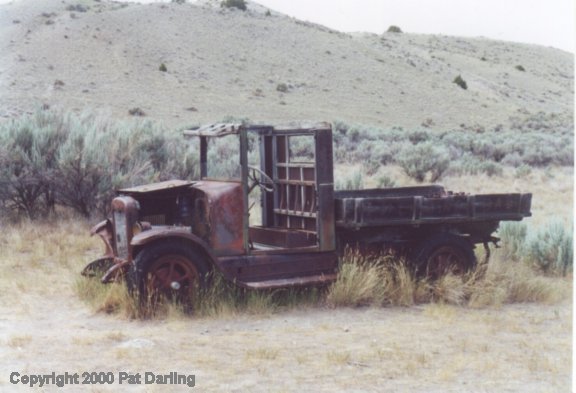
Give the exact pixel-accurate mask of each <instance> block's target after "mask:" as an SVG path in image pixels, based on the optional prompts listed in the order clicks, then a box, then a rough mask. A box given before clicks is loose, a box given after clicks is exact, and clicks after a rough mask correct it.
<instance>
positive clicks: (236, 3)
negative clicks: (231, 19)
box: [220, 0, 247, 11]
mask: <svg viewBox="0 0 576 393" xmlns="http://www.w3.org/2000/svg"><path fill="white" fill-rule="evenodd" d="M220 5H221V7H223V8H237V9H239V10H242V11H246V8H247V7H246V1H245V0H224V1H222V3H220Z"/></svg>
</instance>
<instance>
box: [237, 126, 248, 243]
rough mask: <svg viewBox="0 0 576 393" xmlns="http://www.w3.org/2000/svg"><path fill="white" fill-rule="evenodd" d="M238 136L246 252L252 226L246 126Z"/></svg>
mask: <svg viewBox="0 0 576 393" xmlns="http://www.w3.org/2000/svg"><path fill="white" fill-rule="evenodd" d="M238 138H239V143H240V177H241V179H242V194H243V195H244V198H242V204H243V206H242V228H243V230H242V244H243V248H244V252H245V253H248V250H249V248H250V247H249V241H250V239H249V236H248V228H249V226H250V215H249V212H248V209H249V201H248V194H249V189H248V188H249V187H248V170H249V169H248V133H247V130H246V127H240V129H239V132H238Z"/></svg>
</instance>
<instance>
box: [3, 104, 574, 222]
mask: <svg viewBox="0 0 576 393" xmlns="http://www.w3.org/2000/svg"><path fill="white" fill-rule="evenodd" d="M188 110H193V109H191V108H190V109H188ZM129 113H130V114H131V115H132V116H135V117H141V116H145V113H144V111H143V110H142V109H140V108H137V107H136V108H132V109H131V110H130V111H129ZM223 121H224V122H247V121H248V120H247V119H236V118H225V119H223ZM544 124H552V125H553V126H554V127H553V128H552V129H546V128H545V127H544ZM513 127H514V128H513V129H510V130H505V129H499V130H483V131H482V133H481V134H477V133H475V132H473V131H471V130H469V129H466V128H462V129H457V130H450V131H447V132H437V131H433V130H430V129H426V128H423V129H420V130H418V129H416V130H413V131H410V132H406V131H405V130H403V129H401V128H391V129H380V128H374V127H366V126H357V125H349V124H346V123H343V122H338V121H337V122H335V123H334V134H333V137H334V159H335V161H336V163H337V164H346V163H353V162H361V163H363V165H362V166H361V167H360V168H359V169H357V170H355V171H353V172H350V173H349V174H348V175H347V176H344V177H342V176H340V177H338V176H337V177H336V179H335V180H336V187H337V188H340V189H346V188H348V189H350V188H363V186H368V187H374V186H376V185H380V184H381V185H382V186H385V187H387V186H390V184H393V183H394V184H395V183H397V182H393V181H392V182H391V181H389V180H390V179H388V180H386V179H383V180H382V181H380V180H378V176H382V175H383V174H382V173H381V171H383V170H387V169H388V168H389V166H397V167H398V166H399V167H401V168H403V170H404V173H405V174H406V175H407V176H409V177H410V178H412V179H414V180H415V181H417V182H422V181H432V182H434V181H438V180H439V179H442V178H443V177H445V176H447V175H450V176H470V175H483V174H485V175H488V176H501V175H502V174H503V173H504V171H505V170H506V168H516V169H515V171H516V172H517V174H518V177H525V176H529V175H530V173H531V171H532V170H533V169H535V168H554V167H558V166H565V167H571V166H573V163H574V155H573V149H572V146H573V139H574V136H573V133H572V130H571V128H570V127H569V126H568V125H567V124H565V123H564V122H563V120H562V119H560V118H556V117H553V116H552V117H549V116H547V115H545V114H534V115H533V116H532V117H530V118H528V119H527V120H526V121H518V122H516V123H514V126H513ZM478 135H481V137H479V136H478ZM0 140H1V142H2V144H1V145H0V164H1V166H0V182H1V183H2V184H4V185H5V186H4V187H2V188H1V189H0V210H2V211H3V212H4V214H5V215H6V216H7V217H15V216H18V215H23V216H26V217H29V218H38V217H45V216H46V215H47V214H50V212H53V211H54V210H55V207H56V206H57V205H59V204H60V205H66V206H75V207H73V208H74V209H77V210H78V211H79V212H81V213H82V214H86V211H87V210H86V209H88V208H87V207H80V206H83V204H85V203H87V202H85V201H84V202H81V203H80V202H78V203H72V202H71V200H77V201H81V200H83V199H86V198H88V199H90V200H92V202H88V205H87V206H92V207H93V206H95V205H94V204H95V203H96V205H97V206H98V209H99V210H100V211H102V209H105V206H107V204H108V201H107V198H109V195H100V194H99V193H100V192H101V190H106V189H111V188H114V187H121V186H128V185H131V184H135V183H137V182H144V181H148V180H155V179H158V180H164V179H169V178H170V177H171V176H189V174H191V173H193V171H194V164H193V163H194V160H196V159H197V158H195V157H194V155H193V154H185V153H184V150H185V149H186V146H187V145H186V144H182V143H181V142H182V141H181V136H180V135H179V133H178V132H168V131H166V130H164V129H162V128H161V127H158V126H156V125H154V124H153V123H151V122H142V121H133V122H131V123H128V122H127V123H121V122H117V123H111V122H109V121H107V120H104V119H101V118H97V117H95V116H92V115H89V114H83V115H77V114H73V113H61V112H58V111H54V110H50V109H49V107H46V108H44V109H39V110H38V111H37V112H36V113H34V114H32V115H25V116H22V117H21V118H18V119H14V120H12V121H9V122H4V123H2V124H0ZM102 144H105V145H106V146H108V148H107V149H104V150H103V149H98V146H101V145H102ZM217 145H218V146H216V145H215V149H214V151H213V153H211V154H217V155H219V157H227V159H226V160H224V161H222V160H221V165H220V166H219V167H215V168H213V170H214V171H215V172H214V173H213V174H211V176H219V175H225V174H231V175H234V174H235V173H236V171H237V168H238V165H237V161H235V159H236V158H235V157H237V154H236V153H234V152H232V151H231V150H230V149H231V147H230V146H229V145H228V144H218V143H217ZM298 149H300V150H299V152H298V154H299V155H302V156H310V155H311V154H312V151H311V150H310V148H309V147H307V146H301V147H298ZM193 150H194V149H192V151H193ZM66 151H67V152H66ZM76 157H78V161H77V162H76V164H74V165H76V167H74V166H73V162H74V159H75V158H76ZM98 160H103V161H100V162H108V163H110V165H109V166H107V167H106V170H104V169H103V167H102V166H101V165H100V164H97V163H98V162H99V161H98ZM63 171H67V172H66V175H65V176H66V177H68V176H70V179H76V178H80V179H82V180H81V181H80V183H78V184H76V185H73V184H72V183H70V182H68V183H66V184H64V185H63V186H62V187H61V186H60V185H59V184H57V182H55V181H54V179H58V178H60V179H63V178H64V177H63ZM114 171H119V172H116V173H117V176H115V177H114V179H112V177H111V173H113V172H114ZM73 173H76V175H74V176H72V174H73ZM59 176H60V177H59ZM372 176H375V179H374V180H372V179H371V177H372ZM385 176H388V177H389V175H388V174H385ZM365 183H366V184H365ZM370 183H372V184H374V185H370ZM94 184H102V186H101V187H100V186H99V187H96V188H92V187H94ZM106 184H108V185H106ZM110 185H112V186H110ZM71 188H72V189H71ZM66 190H68V191H66ZM63 193H66V194H68V195H69V196H68V197H64V196H63ZM74 195H75V196H74ZM88 195H90V196H89V197H88ZM95 201H97V202H95Z"/></svg>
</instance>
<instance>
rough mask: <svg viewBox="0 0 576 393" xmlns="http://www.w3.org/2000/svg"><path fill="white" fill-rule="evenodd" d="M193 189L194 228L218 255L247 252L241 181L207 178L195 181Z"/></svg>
mask: <svg viewBox="0 0 576 393" xmlns="http://www.w3.org/2000/svg"><path fill="white" fill-rule="evenodd" d="M193 190H194V191H196V192H195V193H194V194H193V198H194V213H193V218H192V231H193V232H194V233H196V234H197V235H198V236H199V237H201V238H202V239H203V240H204V241H205V242H206V243H207V244H208V245H209V246H210V248H211V249H212V250H213V251H214V254H216V255H239V254H244V253H245V248H244V242H243V234H244V226H243V210H244V203H243V198H244V196H243V192H242V184H241V183H240V182H233V181H229V182H225V181H212V180H210V181H208V180H204V181H199V182H196V183H195V184H194V186H193Z"/></svg>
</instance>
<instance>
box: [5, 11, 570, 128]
mask: <svg viewBox="0 0 576 393" xmlns="http://www.w3.org/2000/svg"><path fill="white" fill-rule="evenodd" d="M0 52H1V53H2V54H3V55H2V56H0V118H8V117H11V116H14V115H17V114H19V113H22V112H26V111H30V110H33V109H34V108H36V107H39V106H42V105H50V106H52V107H54V106H57V107H63V108H67V109H74V110H82V109H84V108H90V109H96V110H99V111H103V112H104V113H109V114H110V115H111V116H112V117H115V118H116V117H118V118H123V117H127V116H129V114H128V112H129V110H130V109H134V108H139V109H140V110H141V111H143V112H144V113H145V115H146V116H147V118H150V119H154V120H160V121H162V122H164V123H166V124H167V125H168V126H170V127H172V126H181V125H187V124H196V123H203V122H214V121H219V120H222V119H223V118H225V117H227V116H234V117H248V118H250V119H252V120H258V121H288V120H303V119H306V120H344V121H347V122H351V123H362V124H370V125H375V126H383V127H391V126H401V127H405V128H414V127H422V126H425V127H429V128H432V129H453V128H460V127H462V126H464V127H477V126H483V127H486V128H489V129H490V128H495V127H498V125H502V126H503V127H505V128H506V127H509V126H510V125H511V124H513V123H517V122H519V121H520V122H523V121H526V119H528V118H534V116H536V118H538V121H539V124H540V126H542V127H548V128H553V127H557V126H561V127H570V128H571V127H572V124H573V107H574V69H573V61H574V57H573V55H572V54H571V53H568V52H564V51H561V50H558V49H554V48H546V47H541V46H537V45H526V44H517V43H511V42H502V41H494V40H489V39H483V38H475V39H471V38H459V37H447V36H442V35H417V34H409V33H400V34H398V33H384V34H382V35H376V34H360V33H359V34H345V33H341V32H337V31H333V30H330V29H328V28H325V27H322V26H318V25H314V24H310V23H307V22H302V21H299V20H296V19H293V18H289V17H287V16H284V15H281V14H278V13H275V12H271V14H267V13H266V10H265V9H264V8H263V7H261V6H259V5H257V4H253V3H251V4H250V5H249V10H248V11H246V12H242V11H240V10H236V9H222V8H220V6H219V1H212V2H210V1H203V2H200V3H197V4H183V5H180V4H173V3H168V4H148V5H140V4H122V3H117V2H103V1H96V0H84V1H80V2H78V1H60V0H22V1H19V2H15V3H12V4H7V5H1V6H0ZM162 64H164V65H165V66H166V71H165V72H162V71H160V66H161V65H162ZM458 75H461V76H462V78H463V79H464V80H465V81H466V83H467V89H466V90H464V89H462V88H460V87H459V86H458V85H457V84H455V83H453V80H454V79H455V77H457V76H458ZM536 114H538V115H536ZM552 114H555V115H552Z"/></svg>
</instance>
